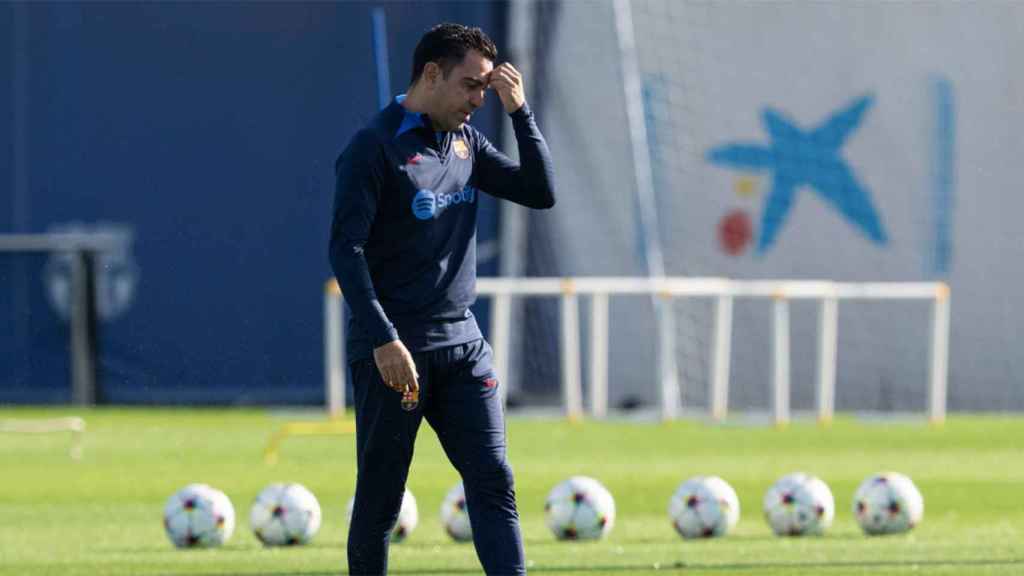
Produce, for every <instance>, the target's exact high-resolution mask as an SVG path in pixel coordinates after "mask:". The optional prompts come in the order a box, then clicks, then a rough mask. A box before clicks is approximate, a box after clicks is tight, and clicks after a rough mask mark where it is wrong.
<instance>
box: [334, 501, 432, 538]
mask: <svg viewBox="0 0 1024 576" xmlns="http://www.w3.org/2000/svg"><path fill="white" fill-rule="evenodd" d="M355 506H356V497H355V496H353V497H352V498H349V500H348V522H349V524H351V523H352V510H354V509H355ZM419 523H420V512H419V508H417V507H416V498H415V497H413V495H412V492H409V491H408V490H406V491H405V494H404V495H403V496H402V508H401V510H399V512H398V521H396V522H395V527H394V528H392V529H391V543H392V544H399V543H401V542H402V541H403V540H405V539H406V538H408V536H409V534H411V533H412V531H413V530H415V529H416V525H417V524H419Z"/></svg>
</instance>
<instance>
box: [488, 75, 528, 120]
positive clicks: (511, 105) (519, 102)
mask: <svg viewBox="0 0 1024 576" xmlns="http://www.w3.org/2000/svg"><path fill="white" fill-rule="evenodd" d="M490 87H491V88H493V89H494V91H495V92H497V93H498V98H501V104H502V105H503V106H504V107H505V112H508V113H509V114H511V113H513V112H515V111H516V110H519V109H520V108H522V107H523V104H525V103H526V93H525V91H524V90H523V75H522V74H520V73H519V71H518V70H516V69H515V67H514V66H512V65H511V64H509V63H508V62H503V63H501V64H499V65H498V66H497V67H496V68H495V69H494V70H491V82H490Z"/></svg>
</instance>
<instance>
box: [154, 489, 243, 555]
mask: <svg viewBox="0 0 1024 576" xmlns="http://www.w3.org/2000/svg"><path fill="white" fill-rule="evenodd" d="M164 530H165V531H166V532H167V537H168V538H170V539H171V542H173V543H174V545H175V546H177V547H178V548H211V547H214V546H220V545H221V544H223V543H225V542H227V541H228V539H229V538H231V533H232V532H234V531H235V508H234V506H232V505H231V500H229V499H228V497H227V496H226V495H225V494H224V493H223V492H221V491H220V490H217V489H216V488H212V487H210V486H207V485H206V484H189V485H188V486H185V487H184V488H182V489H181V490H178V491H177V492H175V493H174V494H172V495H171V497H170V498H168V499H167V504H166V505H165V506H164Z"/></svg>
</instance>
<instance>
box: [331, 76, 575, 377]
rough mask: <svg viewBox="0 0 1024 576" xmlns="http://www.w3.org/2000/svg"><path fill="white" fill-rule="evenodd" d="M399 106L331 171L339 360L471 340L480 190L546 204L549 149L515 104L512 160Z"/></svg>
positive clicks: (470, 132) (550, 196)
mask: <svg viewBox="0 0 1024 576" xmlns="http://www.w3.org/2000/svg"><path fill="white" fill-rule="evenodd" d="M402 99H403V96H399V97H398V98H396V99H395V100H394V101H393V102H392V103H391V104H390V105H388V106H387V107H386V108H384V109H383V110H381V111H380V112H379V113H378V114H377V115H376V116H375V117H374V118H373V119H372V120H371V121H370V122H369V124H367V126H366V127H365V128H363V129H362V130H360V131H359V132H357V133H356V135H355V136H353V138H352V140H351V141H350V142H349V144H348V146H347V147H346V148H345V150H344V151H343V152H342V153H341V155H340V156H339V157H338V161H337V163H336V164H335V172H336V175H337V185H336V188H335V195H334V219H333V222H332V224H331V239H330V260H331V267H332V268H333V269H334V274H335V276H336V277H337V279H338V284H339V286H340V287H341V290H342V294H343V295H344V297H345V302H346V303H347V304H348V306H349V309H350V311H351V321H350V323H349V330H348V338H347V340H348V359H349V361H354V360H360V359H365V358H369V357H372V354H373V349H374V348H376V347H378V346H381V345H383V344H386V343H388V342H391V341H393V340H396V339H401V340H402V343H403V344H405V346H406V347H407V348H408V349H409V350H410V351H411V352H423V351H427V350H435V349H438V348H443V347H446V346H453V345H456V344H462V343H465V342H470V341H473V340H476V339H478V338H480V337H481V334H480V328H479V327H478V326H477V323H476V319H475V318H474V316H473V314H472V312H470V310H469V307H470V306H472V305H473V303H474V302H475V301H476V216H477V202H478V198H479V194H480V192H486V193H487V194H490V195H492V196H495V197H498V198H504V199H506V200H511V201H513V202H515V203H517V204H522V205H524V206H528V207H530V208H550V207H552V206H554V204H555V196H554V170H553V167H552V162H551V153H550V151H549V150H548V146H547V143H546V142H545V141H544V137H543V136H542V135H541V133H540V130H539V129H538V128H537V123H536V122H535V121H534V117H533V114H532V113H531V111H530V109H529V107H528V106H527V105H526V104H523V106H522V108H520V109H519V110H517V111H515V112H513V113H512V114H511V115H510V116H511V118H512V126H513V129H514V131H515V135H516V140H517V142H518V148H519V158H520V161H521V164H520V163H516V162H515V161H513V160H512V159H510V158H509V157H508V156H506V155H505V154H503V153H501V152H500V151H498V150H497V149H496V148H495V147H494V146H493V145H492V144H491V143H490V142H488V140H487V138H485V137H484V135H483V134H481V133H480V132H478V131H477V130H476V129H475V128H473V127H472V126H470V125H469V124H464V125H463V126H462V128H461V129H459V130H457V131H454V132H435V131H434V130H433V128H432V127H431V123H430V119H429V117H427V115H425V114H422V115H421V114H415V113H412V112H409V111H408V110H406V109H405V108H404V107H403V106H402V105H401V102H402Z"/></svg>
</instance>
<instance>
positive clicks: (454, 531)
mask: <svg viewBox="0 0 1024 576" xmlns="http://www.w3.org/2000/svg"><path fill="white" fill-rule="evenodd" d="M441 525H442V526H444V530H445V532H447V533H448V535H449V536H451V537H452V540H455V541H456V542H469V541H471V540H472V539H473V527H472V526H471V525H470V523H469V509H468V508H467V507H466V488H465V486H463V485H462V482H459V483H458V484H456V485H455V486H453V487H452V489H451V490H449V491H448V494H447V495H446V496H445V497H444V501H443V502H441Z"/></svg>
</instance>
